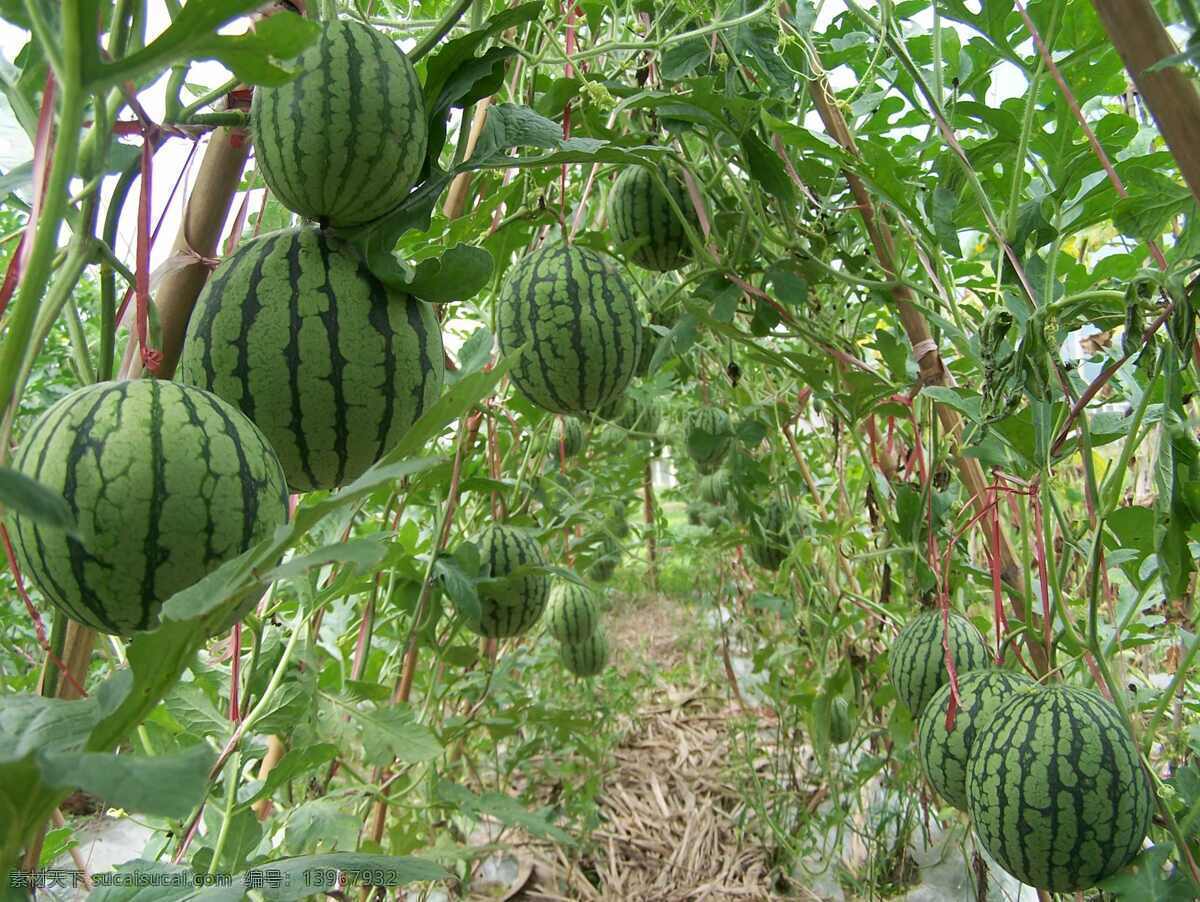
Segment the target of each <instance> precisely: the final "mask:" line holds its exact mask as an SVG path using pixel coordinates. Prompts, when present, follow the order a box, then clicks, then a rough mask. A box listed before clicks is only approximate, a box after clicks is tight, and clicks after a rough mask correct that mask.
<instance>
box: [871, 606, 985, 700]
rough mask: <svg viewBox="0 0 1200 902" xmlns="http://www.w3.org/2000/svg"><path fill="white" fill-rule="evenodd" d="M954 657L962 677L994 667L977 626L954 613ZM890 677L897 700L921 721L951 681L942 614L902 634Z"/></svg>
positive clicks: (925, 617) (922, 618)
mask: <svg viewBox="0 0 1200 902" xmlns="http://www.w3.org/2000/svg"><path fill="white" fill-rule="evenodd" d="M949 641H950V656H951V658H952V659H953V661H954V669H955V672H956V673H957V674H958V675H959V676H960V677H961V676H963V675H964V674H967V673H970V672H971V671H972V670H980V669H982V668H984V667H987V666H988V665H989V663H990V661H989V655H988V648H987V643H986V642H985V641H984V640H983V636H981V635H980V634H979V630H977V629H975V625H974V624H973V623H971V621H969V620H968V619H967V618H966V617H963V616H962V615H961V614H956V613H954V612H953V611H951V612H950V627H949ZM888 673H889V674H890V676H891V680H892V685H893V686H894V687H895V689H896V696H897V697H898V698H899V699H900V701H901V702H903V703H904V704H905V705H906V706H908V710H909V711H911V712H912V714H913V716H914V717H919V716H920V715H921V712H922V711H923V710H925V706H926V705H927V704H929V700H930V699H931V698H933V695H934V693H935V692H937V691H938V690H939V689H940V688H942V686H944V685H946V682H947V681H948V680H949V679H950V675H949V674H948V673H947V672H946V662H945V660H944V654H943V651H942V612H941V611H936V610H930V611H925V612H924V613H923V614H920V615H918V616H917V618H916V619H914V620H913V621H912V622H911V623H910V624H908V626H906V627H905V628H904V629H903V630H901V631H900V635H899V636H897V637H896V641H895V642H893V643H892V649H891V651H890V652H889V655H888Z"/></svg>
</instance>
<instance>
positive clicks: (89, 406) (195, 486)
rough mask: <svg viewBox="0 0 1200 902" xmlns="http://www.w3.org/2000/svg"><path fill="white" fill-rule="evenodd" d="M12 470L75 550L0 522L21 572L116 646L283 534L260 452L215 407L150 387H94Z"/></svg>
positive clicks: (46, 419) (54, 417)
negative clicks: (53, 507) (206, 579)
mask: <svg viewBox="0 0 1200 902" xmlns="http://www.w3.org/2000/svg"><path fill="white" fill-rule="evenodd" d="M15 467H16V469H18V470H19V471H20V472H22V473H24V474H25V475H26V476H29V477H30V478H32V479H35V480H37V481H38V482H40V483H42V484H43V485H45V486H47V487H48V488H50V489H52V490H54V491H55V492H58V493H60V494H62V496H63V497H64V498H65V499H66V501H67V504H68V505H69V506H70V508H71V511H72V512H73V513H74V515H75V519H76V524H77V530H78V535H79V537H78V538H77V539H76V538H70V537H68V536H67V534H66V533H65V532H63V531H61V530H57V529H50V528H47V527H45V526H40V525H38V524H36V523H34V522H32V521H31V520H29V519H27V518H26V517H23V516H21V515H20V514H16V513H10V515H9V519H8V529H9V533H10V535H11V537H12V541H13V546H14V550H15V551H16V555H17V561H18V563H19V564H20V566H21V570H22V571H23V572H24V573H25V574H26V575H27V576H28V577H29V578H30V579H31V580H32V581H33V582H34V584H35V585H36V586H37V587H38V588H39V589H40V590H41V592H42V594H43V595H45V596H46V598H47V599H48V600H49V601H51V602H52V603H53V604H54V605H55V606H56V607H58V608H59V609H60V610H61V611H62V612H63V613H64V614H66V615H67V616H68V617H70V618H71V619H72V620H75V621H77V622H78V623H82V624H84V625H85V626H89V627H92V628H93V629H97V630H101V631H102V632H105V633H113V634H115V635H119V636H127V635H129V634H131V633H133V632H136V631H138V630H145V629H151V628H153V627H154V626H155V625H156V624H157V621H158V610H159V608H160V607H161V606H162V603H163V602H164V601H166V600H167V599H168V598H170V597H171V596H172V595H173V594H175V593H176V592H178V591H180V590H182V589H186V588H187V587H188V586H190V585H192V584H193V583H195V582H196V581H198V580H199V579H200V578H201V577H202V576H204V575H205V574H207V573H208V572H209V571H210V570H213V569H215V568H216V567H217V566H219V565H220V564H222V563H224V562H225V561H227V560H230V559H231V558H234V557H236V556H237V555H239V554H241V553H242V552H243V551H245V550H246V549H248V548H250V547H252V546H253V545H255V544H257V543H258V542H259V541H261V540H262V539H265V538H267V537H269V536H270V535H271V534H272V533H273V532H274V531H275V529H276V527H278V526H280V525H281V524H283V523H285V522H287V488H286V485H285V483H284V478H283V471H282V470H281V469H280V466H279V461H278V460H276V458H275V454H274V452H273V451H272V450H271V446H270V445H269V444H268V443H267V440H266V438H265V437H264V436H263V434H262V433H261V432H259V431H258V429H256V428H255V426H254V424H253V423H251V422H250V421H249V420H248V419H246V417H244V416H243V415H242V414H241V413H239V412H238V411H237V410H236V409H235V408H233V407H231V406H229V405H228V404H226V403H225V402H224V401H222V400H221V399H220V398H218V397H216V396H215V395H211V394H209V393H208V392H205V391H200V390H199V389H196V388H191V387H188V386H184V385H178V384H176V383H174V382H159V381H157V380H154V379H144V380H136V381H132V382H103V383H100V384H98V385H91V386H88V387H87V388H82V389H80V390H79V391H76V392H73V393H72V394H70V395H68V396H67V397H65V398H63V399H62V400H60V401H59V402H58V403H56V404H55V405H54V406H53V407H51V408H50V409H49V410H47V411H46V412H45V413H44V414H42V416H40V417H39V418H38V419H37V420H36V421H35V422H34V423H33V425H32V426H31V427H30V429H29V431H28V432H27V433H26V435H25V437H24V440H23V441H22V443H21V448H20V451H19V453H18V454H17V457H16V460H15Z"/></svg>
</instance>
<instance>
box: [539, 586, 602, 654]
mask: <svg viewBox="0 0 1200 902" xmlns="http://www.w3.org/2000/svg"><path fill="white" fill-rule="evenodd" d="M599 620H600V612H599V611H598V610H597V609H596V602H595V599H593V598H592V592H591V590H590V589H588V588H587V587H586V586H581V585H579V583H571V582H561V583H555V584H554V588H552V589H551V590H550V603H549V604H548V605H547V606H546V626H547V627H548V628H549V630H550V635H551V636H553V637H554V638H555V639H557V640H558V641H559V642H582V641H583V640H584V639H586V638H587V637H588V636H590V635H591V634H592V633H593V632H594V631H595V629H596V624H597V623H598V622H599Z"/></svg>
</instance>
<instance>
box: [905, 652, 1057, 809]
mask: <svg viewBox="0 0 1200 902" xmlns="http://www.w3.org/2000/svg"><path fill="white" fill-rule="evenodd" d="M1036 685H1037V684H1036V683H1035V682H1034V681H1033V680H1031V679H1030V678H1029V677H1027V676H1025V674H1023V673H1014V672H1013V671H1011V670H998V669H995V668H988V669H986V670H976V671H973V672H971V673H967V674H963V675H962V676H961V677H959V680H958V696H959V706H958V710H957V712H956V713H955V717H954V729H953V730H949V731H947V729H946V712H947V711H949V710H950V683H949V682H947V683H946V685H944V686H943V687H942V688H941V689H939V690H938V691H937V692H935V693H934V694H933V698H931V699H930V700H929V704H928V705H927V706H926V707H925V711H924V713H923V714H922V715H921V729H920V733H919V735H918V739H917V750H918V752H919V753H920V756H921V766H922V767H923V768H924V770H925V776H927V777H928V778H929V782H930V783H931V784H932V785H933V788H934V789H935V790H937V793H938V795H940V796H941V797H942V798H943V799H945V800H946V801H947V802H949V803H950V804H951V805H953V806H954V807H955V808H959V809H962V810H963V811H965V810H966V809H967V762H968V761H969V760H970V759H971V748H972V746H973V745H974V742H975V737H976V736H977V735H978V733H979V731H980V729H982V728H983V726H984V725H985V724H986V723H987V722H988V720H990V719H991V717H992V715H993V714H995V713H996V709H997V708H998V707H999V706H1000V705H1001V703H1002V702H1004V701H1006V700H1007V699H1009V698H1011V697H1012V696H1013V695H1015V694H1016V693H1017V692H1020V691H1021V690H1022V689H1029V688H1032V687H1034V686H1036Z"/></svg>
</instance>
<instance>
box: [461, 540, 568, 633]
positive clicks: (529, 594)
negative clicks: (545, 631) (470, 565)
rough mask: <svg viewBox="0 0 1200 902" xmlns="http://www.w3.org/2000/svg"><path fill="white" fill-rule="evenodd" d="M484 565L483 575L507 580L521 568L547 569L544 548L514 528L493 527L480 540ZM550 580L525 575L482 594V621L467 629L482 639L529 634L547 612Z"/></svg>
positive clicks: (471, 622) (469, 623)
mask: <svg viewBox="0 0 1200 902" xmlns="http://www.w3.org/2000/svg"><path fill="white" fill-rule="evenodd" d="M479 554H480V560H481V562H482V564H483V566H482V568H481V573H480V575H481V576H484V577H490V578H492V579H504V578H505V577H507V576H509V574H511V573H512V572H513V571H514V570H517V569H518V568H520V567H544V566H545V565H546V559H545V558H544V557H543V556H542V546H541V545H539V544H538V543H537V541H536V540H534V539H533V538H532V537H531V536H530V535H529V534H527V533H525V532H523V531H521V530H519V529H514V528H513V527H511V526H500V525H492V526H489V527H488V528H487V529H485V530H484V531H483V535H481V536H480V538H479ZM549 594H550V578H549V577H548V576H546V574H544V573H525V574H522V575H519V576H516V577H513V578H512V579H511V580H509V581H506V582H504V583H502V584H500V585H498V586H495V587H489V588H481V589H480V591H479V608H480V616H479V619H478V620H476V619H473V618H468V619H467V626H468V627H470V628H471V629H472V630H473V631H474V632H476V633H478V634H479V635H481V636H487V637H489V638H507V637H509V636H520V635H522V634H524V633H527V632H529V630H530V629H532V627H533V625H534V624H535V623H537V622H538V618H540V617H541V616H542V611H544V610H545V609H546V599H547V597H548V596H549Z"/></svg>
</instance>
